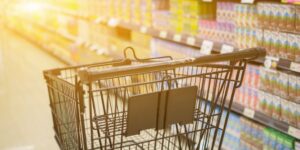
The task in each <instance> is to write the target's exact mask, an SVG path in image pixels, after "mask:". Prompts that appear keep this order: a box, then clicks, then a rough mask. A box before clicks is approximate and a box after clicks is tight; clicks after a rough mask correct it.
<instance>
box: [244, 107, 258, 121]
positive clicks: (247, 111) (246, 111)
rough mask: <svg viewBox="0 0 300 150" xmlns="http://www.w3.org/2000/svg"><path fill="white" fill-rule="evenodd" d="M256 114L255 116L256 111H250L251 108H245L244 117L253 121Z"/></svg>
mask: <svg viewBox="0 0 300 150" xmlns="http://www.w3.org/2000/svg"><path fill="white" fill-rule="evenodd" d="M254 114H255V111H254V110H252V109H249V108H245V109H244V112H243V115H244V116H246V117H249V118H252V119H253V118H254Z"/></svg>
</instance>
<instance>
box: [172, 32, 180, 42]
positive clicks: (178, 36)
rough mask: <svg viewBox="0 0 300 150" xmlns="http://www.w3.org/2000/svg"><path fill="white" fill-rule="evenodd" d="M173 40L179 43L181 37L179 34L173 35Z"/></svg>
mask: <svg viewBox="0 0 300 150" xmlns="http://www.w3.org/2000/svg"><path fill="white" fill-rule="evenodd" d="M173 40H174V41H176V42H180V41H181V35H180V34H175V35H174V36H173Z"/></svg>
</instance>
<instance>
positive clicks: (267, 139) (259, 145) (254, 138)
mask: <svg viewBox="0 0 300 150" xmlns="http://www.w3.org/2000/svg"><path fill="white" fill-rule="evenodd" d="M240 123H241V134H240V136H241V140H242V142H241V145H240V147H239V149H242V150H247V149H257V150H259V149H274V150H282V149H284V150H294V148H295V147H294V142H295V139H294V138H293V137H291V136H288V135H286V134H284V133H281V132H279V131H277V130H274V129H272V128H268V127H264V126H262V125H259V124H256V123H254V122H252V121H250V120H247V119H245V118H241V119H240Z"/></svg>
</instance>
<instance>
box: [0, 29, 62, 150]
mask: <svg viewBox="0 0 300 150" xmlns="http://www.w3.org/2000/svg"><path fill="white" fill-rule="evenodd" d="M61 66H63V64H62V63H60V62H59V61H57V60H56V59H55V58H53V57H51V56H49V55H48V54H47V53H45V52H43V51H42V50H39V49H38V48H37V47H35V46H33V45H31V44H30V43H28V42H27V41H25V40H23V39H21V38H19V37H17V36H14V35H12V34H11V33H9V32H6V31H3V29H2V28H0V150H3V149H4V150H32V149H35V150H56V149H58V146H57V144H56V142H55V140H54V137H53V136H54V132H53V130H52V119H51V114H50V107H49V102H48V95H47V90H46V84H45V81H44V79H43V75H42V71H43V70H45V69H49V68H56V67H61Z"/></svg>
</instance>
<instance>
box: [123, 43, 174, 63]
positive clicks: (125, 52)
mask: <svg viewBox="0 0 300 150" xmlns="http://www.w3.org/2000/svg"><path fill="white" fill-rule="evenodd" d="M128 50H130V51H131V52H132V55H133V58H134V59H135V60H136V61H138V62H149V61H153V60H156V59H169V60H173V58H172V57H171V56H161V57H150V58H138V57H137V56H136V53H135V50H134V48H133V47H130V46H129V47H126V48H125V49H124V50H123V54H124V58H125V59H128V57H127V52H128Z"/></svg>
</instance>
